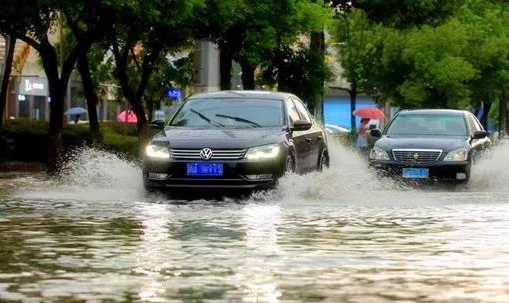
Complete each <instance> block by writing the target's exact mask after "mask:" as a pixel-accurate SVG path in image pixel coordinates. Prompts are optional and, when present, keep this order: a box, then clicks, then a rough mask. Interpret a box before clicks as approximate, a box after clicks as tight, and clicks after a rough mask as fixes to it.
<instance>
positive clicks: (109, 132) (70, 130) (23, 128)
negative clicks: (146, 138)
mask: <svg viewBox="0 0 509 303" xmlns="http://www.w3.org/2000/svg"><path fill="white" fill-rule="evenodd" d="M101 128H102V131H103V135H104V149H105V150H107V151H111V152H115V153H119V154H123V155H124V156H126V157H127V158H132V159H134V158H136V157H137V151H138V139H137V137H136V136H130V135H124V133H122V132H117V131H118V130H119V129H118V128H115V127H110V126H109V125H101ZM48 132H49V125H48V122H46V121H35V120H28V119H16V120H8V121H6V123H5V124H4V127H3V129H2V134H1V135H0V137H3V139H1V138H0V148H1V151H0V159H4V160H8V161H25V162H45V161H46V159H47V151H48ZM131 133H132V132H131ZM63 140H64V149H65V151H70V150H72V149H74V148H76V147H81V146H87V145H90V129H89V126H88V124H78V125H72V124H68V125H65V126H64V130H63ZM4 143H5V144H4Z"/></svg>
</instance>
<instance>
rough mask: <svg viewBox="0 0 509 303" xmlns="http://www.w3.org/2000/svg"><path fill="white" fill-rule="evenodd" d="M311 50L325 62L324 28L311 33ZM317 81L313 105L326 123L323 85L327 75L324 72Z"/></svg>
mask: <svg viewBox="0 0 509 303" xmlns="http://www.w3.org/2000/svg"><path fill="white" fill-rule="evenodd" d="M309 47H310V51H311V54H312V56H314V57H316V58H319V60H320V62H321V63H322V64H323V63H324V60H325V35H324V32H323V30H322V31H320V32H313V33H311V41H310V45H309ZM316 81H317V82H316V83H315V84H314V85H313V86H312V87H316V92H315V94H314V100H313V106H314V113H315V116H316V118H317V119H318V120H319V121H321V122H322V123H325V117H324V113H323V85H324V82H325V76H324V75H323V73H322V74H321V75H320V76H319V77H317V80H316Z"/></svg>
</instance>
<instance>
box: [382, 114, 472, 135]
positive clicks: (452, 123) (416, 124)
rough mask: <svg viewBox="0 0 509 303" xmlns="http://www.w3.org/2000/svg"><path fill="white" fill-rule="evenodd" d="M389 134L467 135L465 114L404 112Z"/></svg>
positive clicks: (389, 130) (390, 128)
mask: <svg viewBox="0 0 509 303" xmlns="http://www.w3.org/2000/svg"><path fill="white" fill-rule="evenodd" d="M387 135H389V136H391V135H393V136H394V135H435V136H466V135H467V126H466V123H465V119H464V118H463V115H459V114H449V113H432V114H429V113H402V114H399V115H398V116H396V118H395V119H394V121H393V122H392V123H391V125H390V126H389V129H388V130H387Z"/></svg>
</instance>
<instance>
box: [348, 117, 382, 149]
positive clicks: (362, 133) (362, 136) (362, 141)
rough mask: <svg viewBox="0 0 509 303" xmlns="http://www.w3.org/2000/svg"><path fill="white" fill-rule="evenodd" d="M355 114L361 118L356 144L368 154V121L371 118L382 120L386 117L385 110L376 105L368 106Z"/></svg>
mask: <svg viewBox="0 0 509 303" xmlns="http://www.w3.org/2000/svg"><path fill="white" fill-rule="evenodd" d="M353 115H354V116H356V117H360V118H361V125H360V126H359V128H358V130H357V141H356V146H357V148H358V149H359V151H360V152H361V153H363V154H366V155H367V152H368V151H369V146H368V137H367V134H368V130H369V129H368V123H369V121H370V120H371V119H374V120H382V119H385V114H384V112H383V111H381V110H379V109H378V108H374V107H366V108H361V109H358V110H356V111H354V112H353Z"/></svg>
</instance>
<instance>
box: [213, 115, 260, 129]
mask: <svg viewBox="0 0 509 303" xmlns="http://www.w3.org/2000/svg"><path fill="white" fill-rule="evenodd" d="M216 117H220V118H227V119H232V120H235V121H238V122H244V123H248V124H251V125H253V126H254V127H262V126H261V125H260V124H258V123H256V122H253V121H251V120H247V119H244V118H241V117H235V116H228V115H221V114H216Z"/></svg>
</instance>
